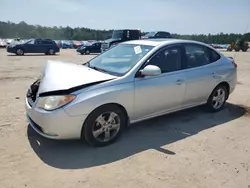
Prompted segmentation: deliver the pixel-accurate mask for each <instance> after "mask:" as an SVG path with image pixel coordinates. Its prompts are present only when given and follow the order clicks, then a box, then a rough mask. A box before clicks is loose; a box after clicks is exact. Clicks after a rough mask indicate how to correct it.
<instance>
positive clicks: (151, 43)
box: [123, 38, 206, 46]
mask: <svg viewBox="0 0 250 188" xmlns="http://www.w3.org/2000/svg"><path fill="white" fill-rule="evenodd" d="M123 43H124V44H136V45H148V46H159V45H167V44H177V43H196V44H202V45H206V44H204V43H201V42H198V41H193V40H183V39H173V38H164V39H140V40H130V41H127V42H123Z"/></svg>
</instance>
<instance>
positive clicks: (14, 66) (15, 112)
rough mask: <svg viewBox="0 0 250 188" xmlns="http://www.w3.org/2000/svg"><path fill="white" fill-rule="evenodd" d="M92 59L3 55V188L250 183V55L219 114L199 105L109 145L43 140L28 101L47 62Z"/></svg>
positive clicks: (192, 187)
mask: <svg viewBox="0 0 250 188" xmlns="http://www.w3.org/2000/svg"><path fill="white" fill-rule="evenodd" d="M225 53H226V54H227V55H228V56H234V55H235V53H234V52H233V53H229V52H225ZM91 57H93V56H81V55H77V54H76V53H75V51H72V50H63V51H62V52H61V54H60V55H57V56H44V55H27V56H23V57H18V56H15V55H12V56H11V55H9V56H8V55H7V53H6V51H5V50H0V90H1V92H0V187H1V188H22V187H31V188H52V187H54V188H57V187H58V188H59V187H60V188H79V187H93V188H96V187H102V188H111V187H120V188H123V187H128V188H140V187H141V188H147V187H148V188H153V187H157V188H158V187H159V188H165V187H181V188H183V187H188V188H196V187H208V188H211V187H214V188H219V187H225V188H236V187H237V188H247V187H248V185H250V136H249V133H250V114H249V113H250V110H249V107H250V77H249V75H250V53H249V52H247V53H242V52H239V53H237V55H236V63H237V64H238V85H237V88H236V90H235V92H234V93H233V94H232V95H231V96H230V99H229V101H228V103H227V105H226V108H225V109H224V110H222V111H221V112H219V113H216V114H210V113H207V112H205V111H204V110H203V109H201V108H200V107H199V108H194V109H190V110H186V111H183V112H179V113H175V114H171V115H167V116H163V117H160V118H155V119H153V120H149V121H145V122H142V123H139V124H135V125H134V126H131V127H130V128H129V129H128V130H127V131H126V132H125V134H124V136H123V137H122V138H121V139H120V140H119V141H118V142H116V143H115V144H113V145H111V146H108V147H105V148H93V147H90V146H88V145H87V144H85V143H82V142H80V141H54V140H48V139H45V138H42V137H41V136H39V135H37V134H36V133H35V132H34V131H33V130H32V129H31V128H30V127H29V126H28V123H27V121H26V117H25V108H24V100H25V93H26V91H27V88H28V86H29V85H30V84H31V83H32V82H33V81H34V80H35V79H36V78H37V77H38V75H39V74H40V72H41V70H42V67H43V64H44V63H45V62H46V61H47V60H49V59H53V60H63V61H70V62H76V63H78V62H84V61H87V60H88V59H89V58H91ZM248 106H249V107H248Z"/></svg>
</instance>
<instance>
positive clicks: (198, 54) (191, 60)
mask: <svg viewBox="0 0 250 188" xmlns="http://www.w3.org/2000/svg"><path fill="white" fill-rule="evenodd" d="M184 47H185V51H186V68H194V67H200V66H203V65H207V64H209V63H210V52H209V49H208V48H206V47H205V46H202V45H198V44H185V45H184Z"/></svg>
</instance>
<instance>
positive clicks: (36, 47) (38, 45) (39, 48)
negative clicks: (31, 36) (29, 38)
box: [34, 39, 43, 53]
mask: <svg viewBox="0 0 250 188" xmlns="http://www.w3.org/2000/svg"><path fill="white" fill-rule="evenodd" d="M42 45H43V44H42V40H41V39H37V40H36V41H35V44H34V53H43V50H42V49H43V47H42Z"/></svg>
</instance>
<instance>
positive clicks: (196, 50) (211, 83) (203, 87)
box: [183, 43, 221, 107]
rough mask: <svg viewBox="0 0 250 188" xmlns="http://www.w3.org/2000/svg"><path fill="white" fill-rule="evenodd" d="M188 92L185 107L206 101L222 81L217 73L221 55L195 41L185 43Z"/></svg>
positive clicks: (184, 101) (184, 102)
mask: <svg viewBox="0 0 250 188" xmlns="http://www.w3.org/2000/svg"><path fill="white" fill-rule="evenodd" d="M184 49H185V54H186V55H185V57H186V58H185V71H184V72H185V75H186V84H187V85H186V92H185V97H184V100H183V107H188V106H193V105H198V104H200V103H203V102H206V101H207V99H208V97H209V95H210V94H211V92H212V91H213V89H214V88H215V86H216V85H217V84H218V83H219V82H220V80H221V75H219V74H217V70H218V69H219V66H220V63H219V59H220V55H219V54H218V53H217V52H215V51H213V50H212V49H210V48H208V47H206V46H203V45H199V44H194V43H187V44H184Z"/></svg>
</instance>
